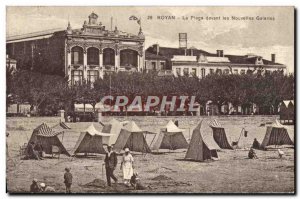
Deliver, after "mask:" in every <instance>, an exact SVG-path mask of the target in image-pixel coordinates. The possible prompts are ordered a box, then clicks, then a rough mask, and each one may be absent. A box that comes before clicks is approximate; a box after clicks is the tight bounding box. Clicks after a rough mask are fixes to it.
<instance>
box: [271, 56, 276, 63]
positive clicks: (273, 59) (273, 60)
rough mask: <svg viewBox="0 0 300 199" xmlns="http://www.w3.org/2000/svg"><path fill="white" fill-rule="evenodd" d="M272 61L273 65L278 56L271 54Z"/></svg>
mask: <svg viewBox="0 0 300 199" xmlns="http://www.w3.org/2000/svg"><path fill="white" fill-rule="evenodd" d="M271 60H272V63H273V64H274V63H275V62H276V55H275V54H271Z"/></svg>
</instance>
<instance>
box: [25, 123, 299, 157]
mask: <svg viewBox="0 0 300 199" xmlns="http://www.w3.org/2000/svg"><path fill="white" fill-rule="evenodd" d="M94 124H95V125H100V124H99V123H91V124H89V126H88V127H87V128H85V129H83V130H78V129H76V128H72V126H71V123H68V124H66V123H63V122H60V123H59V124H57V125H55V126H53V127H52V128H51V127H49V126H48V125H46V124H45V123H43V124H41V125H40V126H38V127H37V128H36V129H34V130H33V133H32V136H31V138H30V140H29V142H31V141H33V142H35V143H37V142H38V143H40V144H41V145H42V147H43V151H44V152H45V153H46V154H51V153H52V146H56V147H58V148H59V149H60V153H61V154H65V155H67V156H75V155H78V154H85V155H86V154H105V149H104V146H105V145H113V147H114V151H115V152H117V153H120V152H121V151H122V150H123V149H124V148H129V149H130V150H131V151H135V152H142V153H145V154H146V153H150V152H151V151H154V150H157V151H158V150H160V149H169V150H176V149H187V152H186V156H185V159H192V160H196V161H204V160H207V159H215V158H216V159H217V158H218V154H217V151H219V150H221V149H234V148H242V147H243V139H245V134H246V133H247V132H246V131H245V130H244V131H243V133H241V135H240V137H239V140H238V142H237V143H236V145H235V146H233V145H231V144H230V143H229V141H228V137H227V135H226V132H225V129H224V128H223V127H222V126H221V124H220V123H219V122H218V121H216V120H213V121H212V122H210V123H209V126H210V127H211V129H212V133H211V132H209V131H203V130H201V126H202V124H203V120H202V121H200V122H199V123H198V125H197V126H196V127H195V129H194V130H193V134H192V137H191V140H190V143H188V142H187V140H186V139H185V137H184V134H183V132H184V130H183V129H180V128H179V127H178V126H177V125H175V123H174V122H173V121H169V122H168V123H167V125H166V126H164V127H163V128H161V129H160V132H159V133H154V132H149V131H147V130H143V129H141V128H140V127H139V126H138V125H137V124H136V123H135V122H134V121H125V122H120V121H118V120H116V119H112V120H110V121H109V122H107V123H105V124H101V125H100V126H102V128H101V130H100V128H98V127H97V128H98V129H97V128H96V127H95V125H94ZM76 131H77V134H76V133H75V132H76ZM75 134H76V135H77V136H75ZM148 134H152V135H154V136H153V139H152V142H151V144H150V146H149V145H148V143H147V141H146V136H147V135H148ZM74 137H75V138H74ZM64 138H65V140H64ZM71 139H73V141H71ZM74 139H76V141H75V140H74ZM154 140H155V142H154V144H153V145H152V143H153V141H154ZM74 143H75V145H74ZM293 143H294V142H293V140H292V139H291V136H290V135H289V132H288V128H286V127H285V126H283V125H281V124H280V123H278V122H276V123H274V124H273V125H271V126H268V127H267V131H266V134H265V137H264V139H263V142H262V144H261V147H262V149H264V148H265V147H266V146H268V145H285V144H287V145H293ZM68 144H70V146H69V147H66V145H68Z"/></svg>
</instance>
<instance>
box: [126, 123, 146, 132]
mask: <svg viewBox="0 0 300 199" xmlns="http://www.w3.org/2000/svg"><path fill="white" fill-rule="evenodd" d="M123 128H124V129H125V130H127V131H129V132H132V133H139V132H141V133H143V132H145V131H143V130H142V129H141V128H140V127H138V125H137V124H136V123H135V122H134V121H130V122H128V123H127V124H126V125H125V126H124V127H123Z"/></svg>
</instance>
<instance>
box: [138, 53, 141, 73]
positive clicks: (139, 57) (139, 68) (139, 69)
mask: <svg viewBox="0 0 300 199" xmlns="http://www.w3.org/2000/svg"><path fill="white" fill-rule="evenodd" d="M137 56H138V58H137V61H138V63H137V65H138V67H137V70H138V71H141V66H140V64H141V60H140V59H141V56H139V55H137Z"/></svg>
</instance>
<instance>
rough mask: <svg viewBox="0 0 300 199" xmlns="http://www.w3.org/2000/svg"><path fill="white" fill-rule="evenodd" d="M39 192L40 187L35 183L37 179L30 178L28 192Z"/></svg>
mask: <svg viewBox="0 0 300 199" xmlns="http://www.w3.org/2000/svg"><path fill="white" fill-rule="evenodd" d="M39 192H41V188H40V187H39V185H38V183H37V179H33V180H32V184H31V185H30V193H39Z"/></svg>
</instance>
